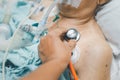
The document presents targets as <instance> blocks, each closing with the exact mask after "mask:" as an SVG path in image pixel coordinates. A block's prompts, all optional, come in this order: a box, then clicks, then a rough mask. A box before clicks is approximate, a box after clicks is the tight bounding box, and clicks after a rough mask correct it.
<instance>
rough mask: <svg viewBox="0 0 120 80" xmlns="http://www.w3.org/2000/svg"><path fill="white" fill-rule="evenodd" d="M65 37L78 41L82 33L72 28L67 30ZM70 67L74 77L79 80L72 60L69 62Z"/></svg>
mask: <svg viewBox="0 0 120 80" xmlns="http://www.w3.org/2000/svg"><path fill="white" fill-rule="evenodd" d="M64 39H65V40H66V41H67V40H71V39H73V40H76V41H78V40H79V39H80V33H79V32H78V31H77V30H76V29H74V28H70V29H69V30H68V31H67V32H66V34H65V36H64ZM69 68H70V71H71V74H72V75H73V77H74V80H78V76H77V74H76V72H75V69H74V66H73V63H72V61H70V63H69Z"/></svg>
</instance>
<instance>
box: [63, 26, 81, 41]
mask: <svg viewBox="0 0 120 80" xmlns="http://www.w3.org/2000/svg"><path fill="white" fill-rule="evenodd" d="M64 38H65V40H71V39H74V40H76V41H78V40H79V39H80V33H79V32H78V31H77V30H76V29H74V28H70V29H69V30H68V31H67V32H66V33H65V37H64Z"/></svg>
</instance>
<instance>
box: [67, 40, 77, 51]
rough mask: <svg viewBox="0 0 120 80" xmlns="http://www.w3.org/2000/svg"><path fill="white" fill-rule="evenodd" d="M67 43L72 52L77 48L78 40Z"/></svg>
mask: <svg viewBox="0 0 120 80" xmlns="http://www.w3.org/2000/svg"><path fill="white" fill-rule="evenodd" d="M65 43H66V45H67V46H68V47H69V49H70V50H71V51H72V50H73V49H74V48H75V46H76V43H77V41H76V40H69V41H67V42H65Z"/></svg>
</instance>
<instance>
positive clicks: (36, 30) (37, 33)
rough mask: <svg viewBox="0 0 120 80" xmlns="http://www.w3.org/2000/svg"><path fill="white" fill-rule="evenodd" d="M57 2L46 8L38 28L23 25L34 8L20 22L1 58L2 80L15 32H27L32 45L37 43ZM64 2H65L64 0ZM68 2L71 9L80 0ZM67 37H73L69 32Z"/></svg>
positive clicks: (56, 0) (45, 31)
mask: <svg viewBox="0 0 120 80" xmlns="http://www.w3.org/2000/svg"><path fill="white" fill-rule="evenodd" d="M58 1H59V0H54V2H53V3H52V4H51V5H50V7H49V8H48V10H47V12H46V13H45V14H44V15H43V17H42V19H41V20H40V22H39V25H38V27H32V26H31V25H30V26H26V25H24V24H23V23H24V22H25V21H26V20H27V19H28V18H29V17H30V16H31V15H32V14H33V13H34V11H35V10H36V8H35V9H34V10H33V11H31V12H30V14H29V15H28V16H27V17H26V18H25V19H24V20H22V21H21V22H20V23H19V25H18V28H17V29H16V31H15V32H14V34H13V36H12V38H11V39H10V41H9V44H8V46H7V48H6V51H5V55H4V57H3V63H2V72H3V74H2V80H5V62H6V58H7V55H8V51H9V49H10V46H11V44H12V42H13V40H14V38H15V36H16V34H17V32H19V31H20V30H23V31H24V32H29V33H31V34H33V35H34V39H33V43H36V42H38V41H39V39H40V37H41V34H42V33H45V34H46V33H47V27H45V25H46V22H47V19H48V17H49V14H50V12H51V11H52V9H53V8H54V7H55V6H56V4H57V3H59V2H58ZM64 1H66V0H64ZM64 1H63V0H61V2H60V3H64ZM70 2H71V4H70V5H72V6H73V7H76V8H77V7H78V5H79V4H80V2H81V0H68V1H67V4H68V3H70ZM72 3H73V4H72ZM37 8H38V7H37ZM8 19H9V18H8ZM5 21H6V20H5ZM72 31H73V32H74V30H70V33H71V32H72ZM75 32H76V31H75ZM76 35H78V34H75V36H76ZM67 36H68V38H69V37H73V36H69V32H68V34H67ZM75 36H74V37H75ZM76 38H77V39H78V38H79V37H78V36H77V37H75V38H69V39H76Z"/></svg>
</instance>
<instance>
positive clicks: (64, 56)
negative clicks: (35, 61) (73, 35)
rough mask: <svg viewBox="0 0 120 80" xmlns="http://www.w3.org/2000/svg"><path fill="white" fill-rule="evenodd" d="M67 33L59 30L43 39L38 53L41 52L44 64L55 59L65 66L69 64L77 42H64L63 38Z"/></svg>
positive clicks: (51, 32) (53, 31)
mask: <svg viewBox="0 0 120 80" xmlns="http://www.w3.org/2000/svg"><path fill="white" fill-rule="evenodd" d="M65 32H66V30H65V29H60V28H57V29H54V30H52V31H50V32H49V33H48V35H46V36H45V37H43V38H41V40H40V44H39V46H38V51H39V52H40V58H41V60H42V62H46V61H49V60H53V59H54V60H60V61H61V62H62V63H65V64H68V63H69V61H70V58H71V52H72V50H73V48H74V47H75V44H76V42H75V41H74V40H70V41H68V42H65V41H64V40H62V39H61V36H62V35H63V33H65ZM62 37H63V36H62Z"/></svg>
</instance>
